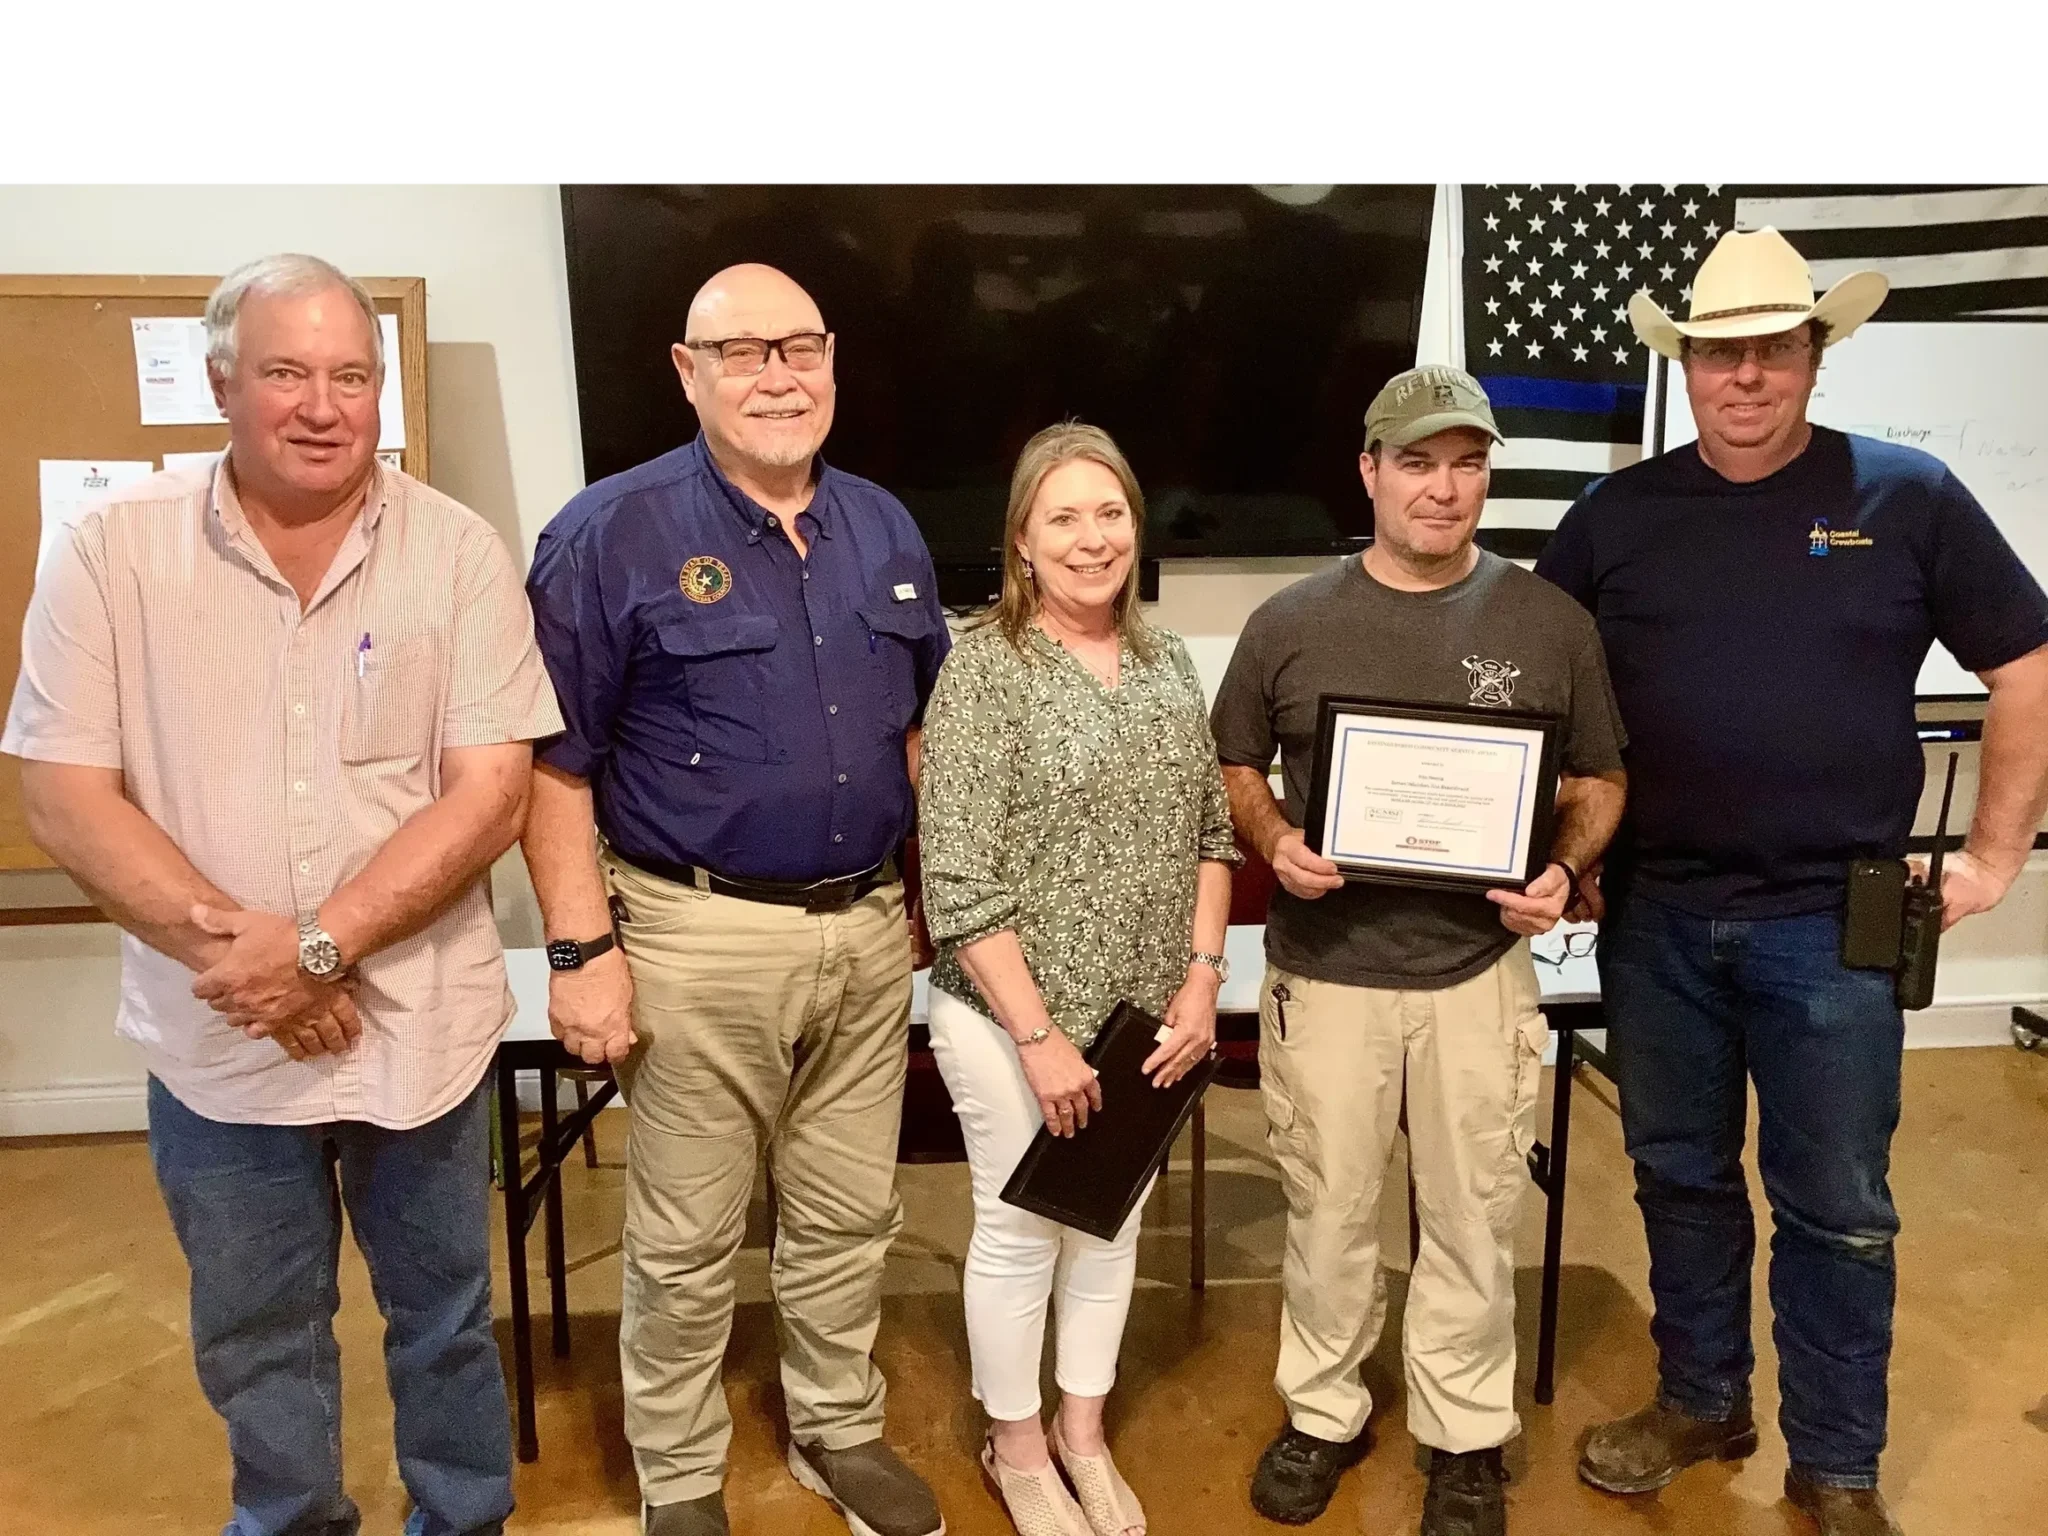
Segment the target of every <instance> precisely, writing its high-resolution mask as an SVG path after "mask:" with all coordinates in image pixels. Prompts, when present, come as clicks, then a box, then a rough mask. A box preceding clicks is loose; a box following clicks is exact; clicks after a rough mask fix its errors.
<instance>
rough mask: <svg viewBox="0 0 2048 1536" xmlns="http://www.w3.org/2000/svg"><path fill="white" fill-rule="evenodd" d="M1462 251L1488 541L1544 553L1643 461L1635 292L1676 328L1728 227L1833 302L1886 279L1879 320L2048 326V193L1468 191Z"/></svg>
mask: <svg viewBox="0 0 2048 1536" xmlns="http://www.w3.org/2000/svg"><path fill="white" fill-rule="evenodd" d="M1457 190H1458V197H1457V199H1456V205H1455V208H1456V211H1455V218H1456V227H1455V228H1454V230H1453V232H1452V236H1453V244H1454V247H1457V248H1459V257H1458V266H1459V271H1460V274H1461V281H1462V289H1463V293H1462V302H1461V308H1460V319H1461V321H1462V325H1463V337H1464V345H1463V355H1464V363H1465V368H1466V371H1467V372H1469V373H1471V374H1473V375H1475V376H1476V377H1477V378H1478V380H1479V382H1480V384H1481V385H1482V386H1484V388H1485V390H1486V393H1487V396H1488V398H1489V399H1491V400H1492V402H1493V408H1494V415H1495V417H1496V419H1497V420H1498V421H1499V423H1500V429H1501V433H1502V435H1503V436H1504V437H1506V438H1507V442H1506V443H1505V444H1503V445H1502V446H1501V447H1499V448H1497V449H1495V450H1494V457H1493V462H1494V472H1493V485H1492V489H1491V492H1490V494H1489V495H1488V498H1487V504H1486V515H1485V518H1484V520H1483V524H1482V527H1483V528H1485V529H1488V530H1492V533H1491V536H1490V537H1489V538H1488V540H1487V542H1489V543H1490V544H1492V545H1493V546H1494V547H1495V548H1498V549H1501V550H1502V551H1503V552H1505V553H1510V554H1517V555H1533V554H1535V553H1536V552H1537V551H1538V550H1539V549H1540V548H1541V546H1542V541H1543V537H1544V533H1545V532H1546V531H1547V530H1548V529H1550V528H1552V527H1555V526H1556V523H1557V520H1558V518H1560V517H1562V516H1563V515H1564V512H1565V509H1566V508H1567V507H1569V506H1570V505H1571V503H1572V500H1573V499H1574V498H1575V497H1576V496H1577V495H1578V493H1579V491H1580V490H1581V489H1583V488H1584V486H1585V484H1586V482H1587V481H1588V480H1591V479H1593V478H1594V477H1595V476H1597V475H1602V474H1606V473H1608V472H1609V471H1611V470H1614V469H1619V468H1621V467H1622V466H1624V465H1627V464H1633V463H1634V462H1635V461H1636V460H1637V459H1638V458H1640V457H1641V456H1642V449H1641V444H1642V441H1643V405H1644V395H1645V393H1646V391H1645V381H1646V380H1647V378H1648V376H1649V367H1650V352H1649V349H1648V348H1647V347H1645V346H1643V344H1642V343H1641V342H1639V341H1637V340H1636V337H1635V333H1634V331H1632V330H1631V329H1630V328H1629V324H1628V317H1627V313H1626V306H1627V304H1628V298H1629V295H1630V294H1632V293H1634V292H1636V291H1637V290H1638V289H1647V290H1648V291H1649V294H1650V297H1651V298H1653V299H1655V300H1656V301H1657V302H1658V303H1659V304H1661V305H1663V306H1664V308H1665V310H1666V311H1667V312H1668V313H1671V314H1674V315H1678V316H1681V317H1682V316H1683V315H1685V314H1686V312H1687V311H1688V310H1689V309H1690V308H1691V304H1692V289H1691V283H1692V276H1693V273H1694V272H1696V271H1697V270H1698V269H1699V264H1700V262H1701V261H1703V260H1704V259H1705V258H1706V254H1707V252H1708V251H1710V250H1712V249H1713V245H1714V242H1715V241H1716V240H1717V239H1719V238H1720V236H1721V235H1722V233H1723V232H1724V231H1726V230H1729V229H1744V230H1749V229H1761V228H1763V227H1765V226H1766V225H1769V226H1771V227H1773V228H1775V229H1777V230H1778V231H1779V232H1781V233H1782V234H1783V235H1784V236H1785V237H1786V238H1787V239H1788V240H1790V241H1791V242H1792V244H1793V245H1794V247H1796V248H1797V249H1798V251H1799V253H1800V254H1801V255H1802V256H1804V257H1806V259H1807V261H1808V263H1809V264H1810V265H1811V267H1812V269H1813V281H1814V285H1815V288H1816V289H1817V290H1818V291H1821V292H1825V291H1826V290H1827V289H1828V288H1830V287H1831V286H1833V285H1834V284H1835V283H1836V282H1837V281H1839V280H1840V279H1841V278H1842V277H1844V276H1846V275H1847V274H1848V273H1850V272H1854V271H1862V270H1873V271H1878V272H1882V273H1884V274H1885V276H1887V277H1888V278H1890V279H1891V283H1892V291H1891V295H1890V297H1889V298H1888V299H1887V300H1886V301H1885V305H1884V308H1883V309H1881V310H1880V311H1879V312H1878V319H1879V320H1880V321H1884V320H1960V319H1975V318H1988V317H2010V316H2029V317H2039V316H2044V315H2048V186H2014V185H2002V186H1836V187H1821V186H1743V187H1732V186H1702V185H1676V186H1674V185H1658V186H1613V185H1607V186H1564V185H1534V186H1530V185H1515V186H1508V185H1497V186H1483V187H1482V186H1464V187H1461V188H1459V189H1457Z"/></svg>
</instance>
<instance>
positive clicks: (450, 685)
mask: <svg viewBox="0 0 2048 1536" xmlns="http://www.w3.org/2000/svg"><path fill="white" fill-rule="evenodd" d="M206 328H207V341H208V370H209V374H210V376H211V378H212V382H213V387H214V392H215V397H216V399H217V400H218V401H219V402H220V405H221V409H222V410H223V412H224V413H225V414H226V416H227V419H228V427H229V435H230V444H229V448H228V451H227V454H226V456H225V457H224V458H223V460H222V461H221V463H220V464H219V465H218V467H217V468H215V469H214V470H212V471H210V472H206V473H191V474H164V475H158V476H156V477H155V478H153V479H150V480H147V481H144V482H142V483H141V484H139V485H136V486H134V487H131V488H129V489H128V490H126V491H124V492H122V493H121V495H120V496H119V497H117V498H116V499H115V500H114V501H112V502H110V503H108V504H107V505H105V506H104V507H101V508H99V509H97V510H95V511H93V512H91V513H88V514H87V516H85V517H84V518H83V519H81V520H80V522H79V524H78V526H77V528H76V529H75V530H74V532H73V533H72V535H71V536H70V537H69V538H68V540H66V541H65V542H64V543H63V544H62V545H61V546H60V547H59V548H58V549H57V550H56V551H54V552H53V554H52V555H51V557H50V559H49V561H48V562H47V563H46V565H45V567H44V569H43V571H42V572H41V575H40V578H39V580H38V583H37V587H36V592H35V597H34V600H33V602H32V604H31V607H30V610H29V616H28V622H27V624H26V626H25V633H24V637H23V643H22V664H21V673H20V679H19V681H18V683H17V685H16V688H15V695H14V704H13V709H12V711H11V713H10V715H9V718H8V722H7V729H6V734H5V736H4V738H0V750H5V751H7V752H10V753H13V754H15V755H16V756H19V757H21V758H22V759H24V761H23V763H22V774H21V783H22V796H23V801H24V805H25V809H26V811H27V814H28V820H29V826H30V829H31V832H32V834H33V835H34V837H35V839H36V841H37V843H38V844H39V845H40V846H41V847H42V848H43V849H44V851H45V852H47V853H48V854H49V855H50V856H51V858H53V859H54V860H56V862H57V863H58V864H60V865H61V866H63V868H64V869H65V870H67V871H68V872H69V873H70V874H71V876H72V877H73V878H74V879H75V880H77V881H78V882H79V884H81V885H82V886H84V887H85V888H86V890H87V891H88V892H89V893H90V894H91V895H92V897H93V899H94V900H95V901H96V902H97V903H98V904H99V906H100V908H101V910H103V911H104V912H105V913H106V914H107V915H108V916H109V917H111V918H112V919H113V920H114V921H115V922H117V923H119V924H120V925H121V927H122V928H123V929H125V930H126V935H125V937H124V939H123V946H122V999H121V1009H120V1015H119V1019H118V1023H117V1029H118V1030H119V1032H120V1033H121V1034H123V1035H125V1036H127V1037H128V1038H130V1039H132V1040H134V1041H136V1042H137V1043H138V1044H139V1045H140V1046H141V1048H142V1053H143V1057H144V1060H145V1061H146V1062H147V1064H148V1067H149V1071H150V1084H149V1118H150V1149H151V1154H152V1157H153V1159H154V1162H155V1165H156V1171H157V1178H158V1182H159V1184H160V1185H161V1187H162V1189H163V1192H164V1198H165V1201H166V1204H167V1205H168V1206H169V1208H170V1213H171V1219H172V1222H173V1224H174V1225H175V1227H176V1228H177V1232H178V1238H179V1241H180V1243H181V1244H182V1245H183V1247H184V1250H185V1255H186V1258H187V1261H188V1262H189V1263H190V1265H191V1269H192V1340H193V1349H194V1353H195V1356H196V1361H197V1365H198V1371H199V1378H200V1383H201V1385H202V1386H203V1387H204V1388H205V1391H206V1394H207V1397H208V1399H209V1401H211V1402H212V1403H213V1405H214V1407H215V1409H216V1410H217V1411H218V1412H219V1413H220V1414H221V1416H222V1417H223V1418H224V1419H225V1420H226V1421H227V1426H228V1443H229V1449H230V1452H231V1454H232V1456H233V1461H234V1506H235V1507H234V1515H233V1518H232V1519H231V1520H230V1522H229V1523H228V1526H227V1532H228V1536H284V1533H288V1532H289V1533H299V1532H322V1533H352V1532H353V1531H355V1529H356V1528H357V1525H358V1514H357V1511H356V1507H355V1505H354V1504H353V1503H352V1502H351V1501H350V1499H349V1497H348V1495H347V1494H346V1493H345V1492H344V1491H343V1487H342V1476H341V1426H340V1422H339V1404H340V1396H341V1393H340V1386H341V1383H340V1366H339V1358H338V1354H337V1351H336V1347H335V1342H334V1333H333V1326H332V1319H333V1314H334V1312H335V1310H336V1309H337V1308H338V1306H339V1304H340V1295H339V1292H338V1289H337V1282H336V1270H337V1263H338V1259H339V1252H340V1243H341V1211H342V1209H343V1207H344V1206H345V1207H346V1209H347V1211H348V1215H349V1221H350V1225H351V1227H352V1228H353V1230H354V1232H355V1234H356V1240H357V1242H358V1243H359V1244H360V1245H361V1247H362V1249H363V1251H364V1254H365V1257H366V1258H367V1259H368V1260H369V1264H370V1273H371V1276H372V1280H373V1284H374V1287H375V1290H376V1296H377V1303H378V1307H379V1309H380V1310H381V1311H382V1313H383V1314H384V1317H385V1319H386V1321H387V1323H388V1325H389V1330H388V1332H387V1335H386V1366H387V1370H388V1375H389V1380H390V1384H391V1390H392V1396H393V1399H394V1401H395V1404H396V1408H397V1442H398V1446H397V1448H398V1465H399V1472H400V1475H401V1476H402V1477H403V1479H404V1481H405V1485H406V1488H407V1490H408V1492H409V1493H410V1494H411V1496H412V1501H413V1505H414V1509H413V1513H412V1517H411V1519H410V1520H409V1521H408V1523H407V1525H406V1530H407V1531H408V1532H409V1533H427V1532H433V1533H437V1536H438V1533H443V1532H447V1533H454V1532H496V1531H498V1530H500V1529H501V1528H502V1526H503V1523H504V1520H505V1517H506V1516H507V1515H508V1514H509V1513H510V1512H511V1509H512V1484H511V1452H510V1443H509V1436H508V1432H507V1425H506V1415H505V1404H504V1382H503V1377H502V1374H501V1371H500V1368H499V1364H498V1352H497V1346H496V1343H495V1341H494V1339H493V1337H492V1334H491V1324H490V1243H489V1226H488V1213H489V1206H488V1180H487V1176H486V1160H487V1150H486V1149H487V1145H488V1142H487V1137H488V1129H487V1122H486V1117H485V1114H484V1109H483V1103H482V1091H481V1086H480V1085H481V1082H482V1079H483V1077H484V1075H485V1071H486V1068H487V1067H488V1065H489V1062H490V1058H491V1053H492V1051H493V1049H494V1048H495V1046H496V1043H497V1040H498V1037H499V1035H500V1034H501V1033H502V1031H503V1028H504V1026H505V1023H506V1021H507V1020H508V1019H509V1018H510V1016H511V1012H512V1002H511V997H510V993H509V991H508V990H507V988H506V985H505V969H504V958H503V955H502V953H501V951H500V949H499V944H498V936H497V932H496V929H495V927H494V926H493V923H492V919H491V912H490V904H489V900H488V896H487V893H486V891H485V888H484V884H483V875H484V873H485V871H486V870H487V869H488V868H489V866H490V863H491V861H492V860H493V859H494V858H496V857H497V856H498V854H500V853H502V852H503V851H504V850H505V849H506V848H507V847H509V846H510V845H511V843H512V841H513V839H514V838H516V837H517V836H518V834H519V830H520V827H521V825H522V824H523V822H524V819H525V812H526V803H527V794H528V786H529V784H530V781H531V766H532V748H531V742H532V740H533V738H535V737H537V736H545V735H548V734H550V733H552V732H555V731H558V730H560V729H561V716H560V714H559V713H558V711H557V709H556V706H555V700H554V695H553V692H552V690H551V688H550V686H549V683H548V680H547V674H546V672H545V670H544V669H543V667H542V664H541V660H540V655H539V652H538V651H537V649H536V648H535V646H534V641H533V623H532V616H531V613H530V611H529V610H528V608H527V605H526V601H525V596H524V594H523V592H522V591H521V589H520V583H519V578H518V574H517V572H516V571H515V569H514V568H513V563H512V560H511V556H510V553H509V551H508V550H507V549H506V548H505V545H504V543H503V541H501V540H500V539H499V538H498V537H497V535H496V534H495V533H494V532H493V531H492V530H491V528H490V527H489V525H487V524H486V523H485V522H484V521H483V520H482V519H481V518H479V517H477V516H476V515H475V514H474V513H472V512H470V511H469V510H467V509H466V508H464V507H461V506H459V505H457V504H456V503H454V502H452V501H450V500H448V499H447V498H446V497H443V496H439V495H437V494H435V493H434V492H433V491H431V490H429V489H428V488H427V487H426V486H424V485H422V484H420V483H419V482H418V481H415V480H412V479H410V478H409V477H407V476H405V475H402V474H398V473H395V472H389V471H386V470H384V469H382V468H380V467H379V465H378V464H377V461H376V457H375V451H376V446H377V438H378V426H379V423H378V409H377V401H378V388H379V385H380V383H381V380H382V375H383V357H382V352H381V337H380V333H379V330H378V324H377V318H376V313H375V309H374V306H373V305H372V302H371V300H370V297H369V295H368V294H367V293H366V292H365V291H364V290H363V288H362V287H361V285H360V284H357V283H355V282H353V281H351V280H350V279H349V278H347V277H345V276H344V275H343V274H342V273H340V272H339V271H337V270H336V269H334V268H333V267H331V266H329V265H328V264H327V263H326V262H323V261H319V260H316V259H315V258H313V257H308V256H278V257H270V258H266V259H264V260H262V261H258V262H254V263H252V264H250V265H249V266H247V267H244V268H242V269H241V270H240V271H238V272H236V273H235V274H233V275H232V276H230V277H228V278H227V279H225V280H224V281H223V282H222V283H221V285H220V287H219V288H218V289H217V290H216V291H215V292H214V294H213V297H212V298H211V299H210V300H209V301H208V303H207V310H206ZM337 1170H338V1175H339V1178H338V1187H337Z"/></svg>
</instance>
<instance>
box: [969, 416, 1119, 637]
mask: <svg viewBox="0 0 2048 1536" xmlns="http://www.w3.org/2000/svg"><path fill="white" fill-rule="evenodd" d="M1077 459H1087V460H1090V461H1091V462H1093V463H1096V464H1100V465H1101V466H1102V467H1103V468H1104V469H1106V470H1108V471H1109V472H1110V473H1111V474H1112V475H1115V476H1116V478H1117V484H1118V485H1119V486H1121V487H1122V489H1123V493H1124V500H1125V501H1127V502H1128V503H1130V508H1131V569H1130V571H1129V573H1128V574H1127V575H1126V576H1125V577H1124V589H1123V591H1121V592H1119V593H1118V594H1117V596H1116V602H1115V604H1114V606H1113V610H1112V611H1113V612H1114V613H1115V616H1116V627H1117V632H1118V634H1119V635H1121V636H1122V638H1123V641H1124V643H1125V644H1126V645H1128V646H1130V648H1131V650H1132V652H1133V653H1134V654H1135V655H1136V656H1137V657H1138V659H1139V660H1141V661H1143V662H1146V663H1148V664H1149V663H1151V662H1153V661H1156V660H1157V659H1158V643H1157V641H1156V640H1155V639H1154V637H1153V634H1152V627H1151V626H1150V625H1149V624H1147V623H1146V622H1145V616H1144V614H1143V613H1142V612H1140V611H1139V606H1138V556H1139V551H1140V550H1141V549H1142V548H1143V547H1144V539H1145V493H1144V492H1143V491H1141V490H1139V489H1138V477H1137V476H1136V475H1134V474H1132V473H1131V465H1130V461H1129V460H1128V459H1126V458H1125V457H1124V455H1123V450H1122V449H1120V448H1118V447H1117V445H1116V442H1115V440H1114V439H1113V438H1111V437H1110V435H1109V434H1108V433H1107V432H1105V431H1103V430H1102V428H1100V427H1091V426H1089V425H1087V424H1086V423H1085V422H1079V421H1063V422H1059V423H1058V424H1056V425H1054V426H1050V427H1047V428H1046V429H1045V430H1044V431H1042V432H1040V433H1039V434H1038V435H1037V436H1036V437H1034V438H1032V439H1031V441H1030V442H1028V443H1026V444H1025V445H1024V451H1023V452H1022V453H1020V454H1018V455H1017V467H1016V468H1015V469H1014V470H1012V471H1011V472H1010V505H1009V510H1008V511H1006V512H1005V513H1004V514H1003V592H1002V596H1001V597H1000V598H998V599H997V600H996V603H995V606H994V607H992V608H991V609H990V610H989V611H988V612H987V613H985V614H983V615H982V616H981V618H980V620H979V621H978V622H977V627H979V625H982V624H995V625H998V626H999V627H1000V628H1001V629H1002V632H1003V637H1004V638H1005V639H1007V640H1008V641H1009V642H1010V644H1011V645H1013V646H1014V647H1016V649H1017V651H1018V653H1019V654H1020V655H1021V654H1024V653H1025V652H1024V636H1025V632H1026V631H1027V630H1029V629H1030V628H1031V621H1032V620H1033V619H1035V618H1037V617H1038V586H1037V583H1036V582H1034V581H1033V580H1032V578H1031V574H1030V570H1029V568H1028V567H1027V566H1026V565H1025V563H1024V554H1023V551H1022V550H1021V549H1019V548H1018V544H1019V541H1021V540H1022V539H1023V537H1024V525H1025V523H1026V522H1028V521H1029V520H1030V517H1031V505H1032V503H1033V502H1035V501H1036V500H1037V499H1038V491H1039V487H1040V486H1042V485H1044V484H1045V477H1046V476H1047V475H1049V474H1051V473H1052V472H1053V471H1054V470H1056V469H1058V468H1059V467H1060V466H1061V465H1062V464H1071V463H1073V462H1074V461H1075V460H1077Z"/></svg>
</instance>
